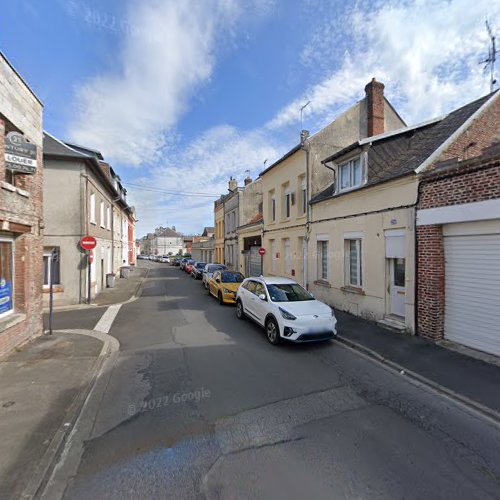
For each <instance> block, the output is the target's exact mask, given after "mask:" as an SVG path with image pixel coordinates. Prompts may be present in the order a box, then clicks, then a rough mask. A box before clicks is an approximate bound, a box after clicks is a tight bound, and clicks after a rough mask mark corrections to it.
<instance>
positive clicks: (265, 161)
mask: <svg viewBox="0 0 500 500" xmlns="http://www.w3.org/2000/svg"><path fill="white" fill-rule="evenodd" d="M266 163H267V158H266V159H265V160H264V168H266Z"/></svg>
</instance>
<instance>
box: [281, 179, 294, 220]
mask: <svg viewBox="0 0 500 500" xmlns="http://www.w3.org/2000/svg"><path fill="white" fill-rule="evenodd" d="M283 193H284V200H283V218H284V219H288V218H289V217H290V206H291V197H292V195H291V193H290V185H289V184H288V183H287V184H285V185H284V187H283Z"/></svg>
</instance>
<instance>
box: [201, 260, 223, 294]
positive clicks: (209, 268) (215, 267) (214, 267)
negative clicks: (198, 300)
mask: <svg viewBox="0 0 500 500" xmlns="http://www.w3.org/2000/svg"><path fill="white" fill-rule="evenodd" d="M224 269H226V266H225V265H224V264H207V265H206V266H205V269H204V270H203V276H202V278H201V283H202V285H203V286H204V287H205V289H208V280H209V279H210V278H211V277H212V276H213V274H214V273H215V271H224Z"/></svg>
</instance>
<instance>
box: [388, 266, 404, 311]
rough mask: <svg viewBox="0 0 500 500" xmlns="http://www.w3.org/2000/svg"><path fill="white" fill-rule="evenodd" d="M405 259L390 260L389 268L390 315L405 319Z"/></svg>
mask: <svg viewBox="0 0 500 500" xmlns="http://www.w3.org/2000/svg"><path fill="white" fill-rule="evenodd" d="M405 262H406V261H405V259H401V258H398V259H390V266H391V285H390V295H391V314H394V315H396V316H400V317H402V318H404V317H405V298H406V287H405V276H406V274H405Z"/></svg>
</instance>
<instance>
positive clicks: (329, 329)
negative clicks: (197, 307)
mask: <svg viewBox="0 0 500 500" xmlns="http://www.w3.org/2000/svg"><path fill="white" fill-rule="evenodd" d="M236 316H237V317H238V319H244V318H245V317H248V318H250V319H252V320H254V321H255V322H256V323H258V324H259V325H261V326H263V327H264V328H265V330H266V335H267V340H269V342H270V343H271V344H273V345H277V344H279V343H280V341H281V340H282V339H287V340H290V341H292V342H313V341H318V340H327V339H331V338H334V337H336V335H337V319H336V318H335V313H334V312H333V309H332V308H331V307H330V306H328V305H326V304H324V303H323V302H320V301H319V300H316V299H315V298H314V297H313V296H312V295H311V294H310V293H309V292H308V291H307V290H306V289H305V288H303V287H302V286H300V285H299V284H298V283H296V282H295V281H293V280H291V279H288V278H278V277H263V276H260V277H258V278H247V279H245V280H244V281H243V283H242V284H241V286H240V287H239V288H238V293H237V295H236Z"/></svg>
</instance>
